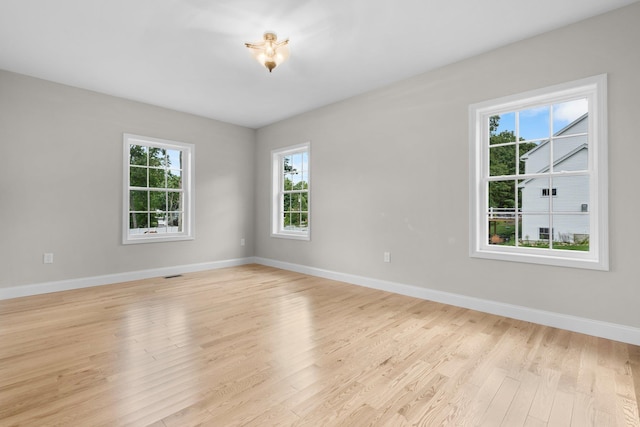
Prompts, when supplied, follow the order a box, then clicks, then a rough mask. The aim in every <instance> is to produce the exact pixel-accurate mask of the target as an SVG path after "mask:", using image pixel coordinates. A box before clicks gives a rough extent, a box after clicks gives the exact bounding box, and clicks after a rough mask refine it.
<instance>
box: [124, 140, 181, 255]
mask: <svg viewBox="0 0 640 427" xmlns="http://www.w3.org/2000/svg"><path fill="white" fill-rule="evenodd" d="M123 140H124V216H123V237H122V242H123V243H124V244H129V243H148V242H158V241H172V240H186V239H193V231H194V227H193V226H194V224H193V214H194V212H193V191H192V189H193V173H194V168H193V155H194V146H193V145H192V144H185V143H182V142H175V141H166V140H162V139H156V138H149V137H144V136H137V135H130V134H125V135H124V137H123Z"/></svg>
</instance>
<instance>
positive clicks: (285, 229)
mask: <svg viewBox="0 0 640 427" xmlns="http://www.w3.org/2000/svg"><path fill="white" fill-rule="evenodd" d="M309 149H310V144H309V143H305V144H301V145H296V146H293V147H286V148H282V149H279V150H274V151H272V153H271V157H272V181H273V182H272V187H273V198H272V213H271V224H272V225H271V235H272V236H274V237H284V238H290V239H300V240H309V236H310V232H309V230H310V215H309V213H310V209H309V207H310V197H309V195H310V193H309V191H310V175H309V171H310V169H309V163H310V162H309V160H310V159H309Z"/></svg>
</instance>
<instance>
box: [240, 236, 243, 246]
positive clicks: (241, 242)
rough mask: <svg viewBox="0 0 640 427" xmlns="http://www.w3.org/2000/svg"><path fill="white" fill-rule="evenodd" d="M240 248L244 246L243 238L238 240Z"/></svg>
mask: <svg viewBox="0 0 640 427" xmlns="http://www.w3.org/2000/svg"><path fill="white" fill-rule="evenodd" d="M240 246H244V238H242V239H240Z"/></svg>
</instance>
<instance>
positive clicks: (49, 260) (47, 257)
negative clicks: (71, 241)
mask: <svg viewBox="0 0 640 427" xmlns="http://www.w3.org/2000/svg"><path fill="white" fill-rule="evenodd" d="M42 262H43V263H44V264H53V254H52V253H50V252H47V253H44V254H43V255H42Z"/></svg>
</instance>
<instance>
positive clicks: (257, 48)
mask: <svg viewBox="0 0 640 427" xmlns="http://www.w3.org/2000/svg"><path fill="white" fill-rule="evenodd" d="M244 45H245V46H246V47H248V48H249V49H250V50H251V54H252V55H253V57H254V58H256V60H257V61H258V62H259V63H260V64H262V65H264V66H265V67H267V69H268V70H269V72H271V71H273V69H274V68H276V67H277V66H278V65H280V64H282V63H283V62H284V61H286V60H287V58H288V57H289V39H286V40H283V41H281V42H279V41H278V37H277V36H276V34H275V33H271V32H266V33H264V41H262V42H259V43H245V44H244Z"/></svg>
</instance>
